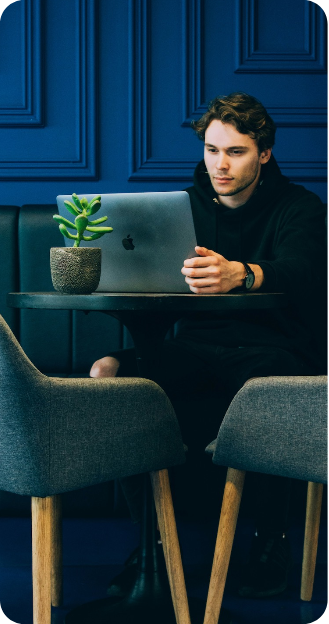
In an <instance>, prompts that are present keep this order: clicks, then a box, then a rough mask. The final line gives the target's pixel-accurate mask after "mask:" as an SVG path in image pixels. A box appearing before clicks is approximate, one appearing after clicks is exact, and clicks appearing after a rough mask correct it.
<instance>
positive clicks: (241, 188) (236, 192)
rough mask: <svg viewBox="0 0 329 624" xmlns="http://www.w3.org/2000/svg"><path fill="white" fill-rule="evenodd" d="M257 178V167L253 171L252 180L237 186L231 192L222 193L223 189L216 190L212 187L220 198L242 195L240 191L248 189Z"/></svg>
mask: <svg viewBox="0 0 329 624" xmlns="http://www.w3.org/2000/svg"><path fill="white" fill-rule="evenodd" d="M257 176H258V166H257V167H255V171H254V175H253V177H252V179H248V181H245V182H242V183H241V185H240V186H238V187H237V188H235V189H233V190H231V191H224V189H217V188H216V187H215V185H214V184H213V187H214V190H215V191H216V193H217V194H218V195H220V196H222V197H230V196H232V195H237V194H238V193H242V191H244V190H245V189H246V188H248V187H249V186H251V185H252V184H253V183H254V182H255V180H256V178H257ZM214 183H215V184H216V180H214ZM216 186H217V185H216Z"/></svg>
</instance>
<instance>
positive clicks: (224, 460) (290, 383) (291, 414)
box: [210, 376, 327, 483]
mask: <svg viewBox="0 0 329 624" xmlns="http://www.w3.org/2000/svg"><path fill="white" fill-rule="evenodd" d="M213 449H214V455H213V461H214V463H216V464H219V465H224V466H230V467H231V468H237V469H241V470H248V471H249V470H250V471H254V472H262V473H265V474H275V475H282V476H287V477H294V478H296V479H304V480H306V481H316V482H320V483H325V482H326V480H327V377H326V376H314V377H311V376H308V377H260V378H255V379H252V380H250V381H248V382H247V383H246V384H245V385H244V386H243V387H242V388H241V390H240V391H239V392H238V393H237V394H236V396H235V397H234V399H233V401H232V403H231V404H230V406H229V408H228V410H227V412H226V415H225V418H224V420H223V423H222V425H221V427H220V430H219V433H218V437H217V440H216V444H215V445H214V446H213ZM210 450H211V449H210Z"/></svg>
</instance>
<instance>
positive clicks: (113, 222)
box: [57, 191, 197, 293]
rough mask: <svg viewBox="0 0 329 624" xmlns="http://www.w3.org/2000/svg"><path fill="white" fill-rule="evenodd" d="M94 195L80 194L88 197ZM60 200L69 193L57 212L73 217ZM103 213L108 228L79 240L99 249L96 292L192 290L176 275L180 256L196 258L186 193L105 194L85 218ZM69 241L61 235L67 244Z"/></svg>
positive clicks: (68, 245)
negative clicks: (107, 231)
mask: <svg viewBox="0 0 329 624" xmlns="http://www.w3.org/2000/svg"><path fill="white" fill-rule="evenodd" d="M95 195H96V193H94V194H93V195H90V194H89V195H81V194H79V197H80V198H81V197H86V198H87V200H88V201H90V200H91V199H92V198H93V197H94V196H95ZM65 200H69V201H72V197H71V195H59V196H58V197H57V205H58V212H59V214H60V215H61V216H63V217H65V218H67V219H69V220H71V221H74V217H73V215H71V214H70V213H68V211H67V209H66V208H65V205H64V201H65ZM105 215H106V216H107V217H108V219H107V221H106V222H105V223H103V224H102V225H106V226H110V227H113V232H111V233H110V234H105V235H104V236H103V237H102V238H99V239H97V240H95V241H90V242H89V241H82V242H81V244H80V246H81V247H82V246H88V247H101V249H102V272H101V279H100V283H99V286H98V288H97V291H100V292H118V293H119V292H165V293H170V292H172V293H191V291H190V289H189V287H188V285H187V284H186V282H185V279H184V275H182V273H181V268H182V267H183V264H184V260H185V259H186V258H192V257H194V256H196V252H195V249H194V248H195V245H196V244H197V243H196V236H195V230H194V224H193V217H192V210H191V203H190V198H189V195H188V193H186V191H173V192H150V193H113V194H107V193H105V194H103V195H101V208H100V210H99V211H98V212H97V214H96V215H95V216H93V217H91V218H90V220H93V219H98V218H99V217H102V216H105ZM86 234H88V233H87V232H86ZM72 244H73V241H72V240H69V239H67V238H65V245H66V246H67V247H71V246H72Z"/></svg>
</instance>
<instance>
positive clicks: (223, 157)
mask: <svg viewBox="0 0 329 624" xmlns="http://www.w3.org/2000/svg"><path fill="white" fill-rule="evenodd" d="M270 156H271V150H270V149H268V150H265V151H264V152H262V153H261V154H259V153H258V147H257V144H256V141H255V140H254V139H252V138H251V137H250V136H248V135H247V134H241V133H240V132H238V131H237V130H236V129H235V127H234V126H232V125H231V124H223V123H222V122H221V121H219V120H218V119H214V120H213V121H212V122H211V123H210V124H209V126H208V128H207V130H206V133H205V148H204V160H205V163H206V167H207V171H208V173H209V176H210V180H211V184H212V186H213V188H214V189H215V191H216V193H218V195H219V196H220V201H221V202H222V203H223V204H226V205H228V206H232V207H234V206H237V205H241V204H243V203H245V202H246V201H247V200H248V199H249V197H250V196H251V195H252V193H253V192H254V189H255V188H256V186H257V184H258V180H259V176H260V170H261V165H262V164H264V163H265V162H267V161H268V160H269V159H270ZM225 198H227V199H225Z"/></svg>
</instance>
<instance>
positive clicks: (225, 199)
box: [218, 169, 261, 208]
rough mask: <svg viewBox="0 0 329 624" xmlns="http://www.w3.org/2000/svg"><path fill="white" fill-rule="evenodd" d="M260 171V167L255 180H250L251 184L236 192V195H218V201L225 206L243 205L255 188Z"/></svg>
mask: <svg viewBox="0 0 329 624" xmlns="http://www.w3.org/2000/svg"><path fill="white" fill-rule="evenodd" d="M260 173H261V169H260V170H259V173H258V175H257V177H256V178H255V180H254V181H253V182H252V184H250V186H248V187H247V188H246V189H244V190H243V191H241V192H240V193H237V194H236V195H218V201H219V203H220V204H223V206H226V208H239V206H243V204H246V203H247V201H248V200H249V199H250V197H251V196H252V195H253V194H254V193H255V191H256V190H257V187H258V184H259V180H260Z"/></svg>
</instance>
